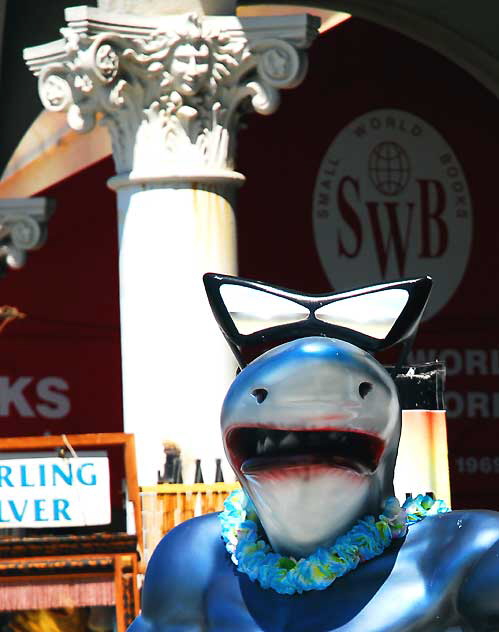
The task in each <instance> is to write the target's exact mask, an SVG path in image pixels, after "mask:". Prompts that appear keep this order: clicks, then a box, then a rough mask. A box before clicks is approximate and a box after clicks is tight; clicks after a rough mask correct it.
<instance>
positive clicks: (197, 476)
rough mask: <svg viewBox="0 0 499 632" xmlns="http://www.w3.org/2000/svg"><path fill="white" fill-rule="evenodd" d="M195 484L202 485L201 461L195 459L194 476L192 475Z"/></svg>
mask: <svg viewBox="0 0 499 632" xmlns="http://www.w3.org/2000/svg"><path fill="white" fill-rule="evenodd" d="M194 482H195V483H204V479H203V471H202V470H201V459H196V474H195V475H194Z"/></svg>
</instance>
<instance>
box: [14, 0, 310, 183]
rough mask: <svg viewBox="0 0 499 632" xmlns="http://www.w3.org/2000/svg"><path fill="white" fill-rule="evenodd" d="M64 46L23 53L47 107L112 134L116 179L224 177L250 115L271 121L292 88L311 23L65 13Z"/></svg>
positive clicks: (76, 124) (80, 10)
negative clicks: (281, 94) (98, 125)
mask: <svg viewBox="0 0 499 632" xmlns="http://www.w3.org/2000/svg"><path fill="white" fill-rule="evenodd" d="M66 18H67V21H68V26H67V27H66V28H63V29H61V32H62V35H63V39H62V40H59V41H57V42H52V43H51V44H46V45H42V46H37V47H34V48H30V49H27V50H26V51H25V59H26V61H27V63H28V66H29V67H30V68H31V70H32V71H33V72H34V73H35V74H37V75H39V92H40V96H41V99H42V101H43V104H44V106H45V107H46V108H47V109H48V110H53V111H67V117H68V123H69V125H70V127H72V128H73V129H75V130H78V131H82V132H85V131H89V130H91V129H92V128H93V126H94V125H95V123H96V120H97V119H98V118H100V119H101V123H102V124H104V125H106V126H107V127H108V129H109V130H110V133H111V136H112V141H113V154H114V158H115V162H116V169H117V173H118V174H130V176H131V177H132V178H144V177H153V178H154V177H163V178H164V177H165V176H169V175H171V176H178V175H182V174H184V173H185V174H187V173H188V174H190V176H191V177H192V176H193V174H195V173H196V172H199V173H200V174H202V173H203V172H207V171H210V172H214V171H215V172H216V171H220V172H223V171H224V170H228V169H231V168H232V167H233V163H234V145H235V136H236V132H237V129H238V126H239V123H240V120H241V116H242V115H243V114H244V113H246V112H248V111H249V110H251V109H252V110H254V111H256V112H259V113H260V114H271V113H272V112H274V111H275V110H276V108H277V106H278V104H279V91H280V90H281V89H285V88H292V87H294V86H296V85H297V84H299V83H300V82H301V81H302V79H303V77H304V73H305V69H306V57H305V53H304V50H305V49H306V48H307V47H308V46H309V44H310V43H311V41H312V40H313V38H314V36H315V33H316V26H317V24H316V20H315V18H312V17H310V16H305V15H302V16H300V15H292V16H282V17H274V18H245V19H239V18H236V17H234V16H220V17H218V16H198V15H196V14H188V15H183V16H159V17H158V16H156V17H155V18H150V17H139V16H131V15H129V16H123V15H117V14H116V15H115V14H110V13H106V12H104V11H102V10H101V9H93V8H90V7H74V8H72V9H67V10H66Z"/></svg>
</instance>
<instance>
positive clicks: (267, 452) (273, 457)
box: [226, 426, 385, 474]
mask: <svg viewBox="0 0 499 632" xmlns="http://www.w3.org/2000/svg"><path fill="white" fill-rule="evenodd" d="M226 443H227V448H228V451H229V453H230V455H231V457H232V462H233V463H234V465H235V466H236V467H237V468H238V469H239V470H240V471H241V472H242V473H243V474H250V473H252V472H257V471H263V470H269V469H274V468H286V467H298V466H313V465H320V466H329V467H336V468H338V467H339V468H346V469H349V470H353V471H355V472H358V473H360V474H372V473H373V472H374V471H375V470H376V468H377V466H378V463H379V460H380V458H381V455H382V453H383V450H384V446H385V443H384V441H383V440H382V439H380V438H379V437H378V436H376V435H373V434H369V433H364V432H359V431H352V430H336V429H329V430H277V429H274V428H268V427H261V426H259V427H253V428H245V427H236V428H231V429H229V430H228V431H227V434H226Z"/></svg>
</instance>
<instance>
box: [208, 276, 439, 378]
mask: <svg viewBox="0 0 499 632" xmlns="http://www.w3.org/2000/svg"><path fill="white" fill-rule="evenodd" d="M203 282H204V285H205V289H206V293H207V295H208V301H209V303H210V306H211V309H212V311H213V314H214V316H215V319H216V321H217V323H218V325H219V327H220V329H221V330H222V333H223V335H224V336H225V338H226V340H227V342H228V344H229V346H230V347H231V349H232V351H233V353H234V355H235V356H236V358H237V361H238V363H239V365H240V366H241V368H244V366H245V365H246V363H245V362H244V360H243V357H242V350H243V349H245V348H246V347H252V346H256V345H262V344H269V345H271V344H275V343H276V342H279V341H280V342H284V341H285V340H290V339H297V338H306V337H308V336H324V337H329V338H338V339H340V340H343V341H345V342H349V343H351V344H354V345H355V346H357V347H360V348H361V349H364V350H365V351H369V352H370V353H376V352H379V351H383V350H385V349H388V348H389V347H392V346H394V345H396V344H398V343H402V352H401V355H400V357H399V360H398V362H397V363H396V367H395V368H397V367H399V366H400V365H401V364H402V363H403V362H404V361H405V359H406V358H407V354H408V353H409V351H410V347H411V345H412V340H413V338H414V336H415V334H416V331H417V328H418V325H419V322H420V320H421V317H422V315H423V312H424V309H425V307H426V304H427V302H428V298H429V295H430V291H431V287H432V280H431V278H430V277H419V278H414V279H402V280H398V281H391V282H386V283H380V284H376V285H370V286H365V287H362V288H357V289H354V290H350V291H346V292H344V291H343V292H334V293H331V294H311V295H307V294H304V293H301V292H296V291H292V290H288V289H286V288H283V287H280V286H276V285H269V284H267V283H263V282H261V281H252V280H250V279H243V278H241V277H235V276H229V275H223V274H215V273H211V272H210V273H207V274H205V275H204V276H203ZM223 285H237V286H242V287H247V288H251V289H254V290H258V291H260V292H265V293H267V294H273V295H274V296H277V297H280V298H284V299H287V300H291V301H293V302H295V303H298V304H299V305H301V306H302V307H305V308H306V309H308V311H309V315H308V317H307V318H306V319H304V320H299V321H296V322H293V323H287V324H285V325H276V326H274V327H268V328H265V329H261V330H258V331H255V332H253V333H251V334H241V333H240V332H239V331H238V329H237V327H236V325H235V323H234V320H233V319H232V317H231V315H230V313H229V310H228V309H227V307H226V305H225V302H224V300H223V298H222V295H221V292H220V290H221V287H222V286H223ZM397 289H400V290H406V291H407V293H408V299H407V302H406V304H405V306H404V307H403V308H402V310H401V312H400V314H399V316H398V317H397V318H396V319H395V321H394V323H393V325H392V327H391V328H390V331H389V332H388V334H387V335H386V336H385V337H384V338H382V339H380V338H374V337H372V336H369V335H367V334H363V333H361V332H359V331H355V330H354V329H348V328H346V327H341V326H340V325H333V324H331V323H327V322H325V321H322V320H320V319H319V318H317V317H316V316H315V311H316V310H318V309H319V308H321V307H324V306H325V305H330V304H331V303H336V302H339V301H342V300H348V299H349V298H354V297H357V296H362V295H365V294H373V293H377V292H384V291H386V290H397Z"/></svg>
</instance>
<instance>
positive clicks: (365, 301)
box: [315, 289, 409, 340]
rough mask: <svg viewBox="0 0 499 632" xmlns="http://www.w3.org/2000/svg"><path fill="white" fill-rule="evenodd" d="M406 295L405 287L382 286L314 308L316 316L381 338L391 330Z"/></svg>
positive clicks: (329, 322)
mask: <svg viewBox="0 0 499 632" xmlns="http://www.w3.org/2000/svg"><path fill="white" fill-rule="evenodd" d="M408 299H409V293H408V292H407V290H401V289H391V290H381V291H379V292H374V293H370V294H361V295H357V296H351V297H346V298H344V299H340V300H339V301H335V302H333V303H329V304H328V305H324V306H323V307H320V308H319V309H317V310H316V311H315V317H316V318H317V319H318V320H321V321H322V322H325V323H328V324H330V325H336V326H339V327H345V328H346V329H351V330H353V331H357V332H359V333H361V334H365V335H367V336H370V337H371V338H377V339H378V340H383V339H384V338H386V336H387V335H388V334H389V333H390V330H391V328H392V327H393V325H394V324H395V321H396V320H397V318H398V317H399V316H400V314H401V312H402V310H403V309H404V307H405V305H406V303H407V301H408Z"/></svg>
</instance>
